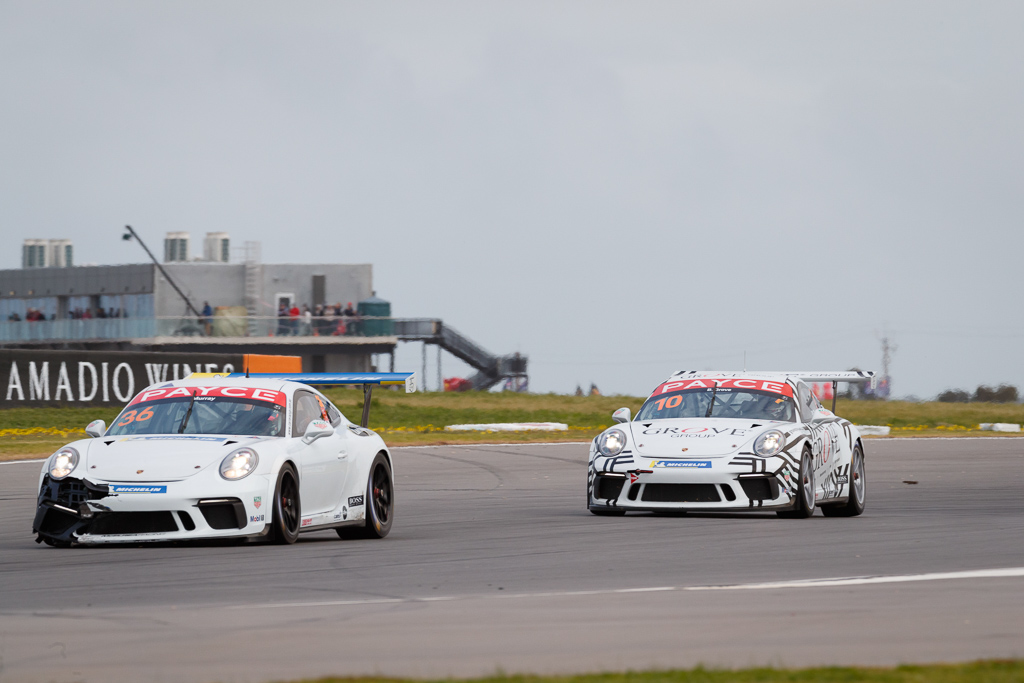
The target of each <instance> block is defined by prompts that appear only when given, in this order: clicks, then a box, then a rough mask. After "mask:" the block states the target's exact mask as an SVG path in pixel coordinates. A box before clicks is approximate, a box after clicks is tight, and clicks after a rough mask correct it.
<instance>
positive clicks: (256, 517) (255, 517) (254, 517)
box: [249, 515, 263, 522]
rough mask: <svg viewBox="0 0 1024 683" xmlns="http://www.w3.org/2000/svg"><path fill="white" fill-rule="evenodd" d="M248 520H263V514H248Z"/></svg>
mask: <svg viewBox="0 0 1024 683" xmlns="http://www.w3.org/2000/svg"><path fill="white" fill-rule="evenodd" d="M249 521H250V522H262V521H263V515H249Z"/></svg>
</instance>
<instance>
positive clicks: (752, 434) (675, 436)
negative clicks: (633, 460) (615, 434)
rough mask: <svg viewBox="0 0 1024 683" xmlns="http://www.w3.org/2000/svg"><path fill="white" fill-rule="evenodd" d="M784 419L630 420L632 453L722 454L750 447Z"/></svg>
mask: <svg viewBox="0 0 1024 683" xmlns="http://www.w3.org/2000/svg"><path fill="white" fill-rule="evenodd" d="M786 424H787V423H785V422H769V421H766V420H760V421H751V420H740V419H736V418H706V419H705V418H680V419H662V420H647V421H645V422H638V421H634V422H630V423H629V426H630V430H631V431H632V437H633V447H634V452H635V453H637V454H638V455H641V456H657V457H674V458H692V457H725V456H727V455H731V454H733V453H736V452H738V451H740V450H750V447H751V446H753V441H754V439H756V438H757V437H758V435H759V434H761V433H762V432H765V431H767V430H769V429H779V428H782V427H784V426H785V425H786Z"/></svg>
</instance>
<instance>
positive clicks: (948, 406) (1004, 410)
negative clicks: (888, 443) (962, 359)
mask: <svg viewBox="0 0 1024 683" xmlns="http://www.w3.org/2000/svg"><path fill="white" fill-rule="evenodd" d="M836 414H837V415H842V416H843V417H845V418H846V419H848V420H850V421H851V422H853V423H854V424H871V425H889V426H890V427H894V428H896V429H906V428H909V427H922V426H924V427H931V428H937V427H954V426H955V427H965V428H968V429H975V428H976V427H977V426H978V425H979V424H980V423H982V422H1015V423H1017V424H1024V404H1021V403H938V402H936V401H932V402H929V403H908V402H906V401H843V400H840V401H839V402H838V403H837V405H836Z"/></svg>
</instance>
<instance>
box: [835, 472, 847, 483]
mask: <svg viewBox="0 0 1024 683" xmlns="http://www.w3.org/2000/svg"><path fill="white" fill-rule="evenodd" d="M836 483H837V484H849V483H850V477H849V476H848V475H845V474H840V475H839V476H837V477H836Z"/></svg>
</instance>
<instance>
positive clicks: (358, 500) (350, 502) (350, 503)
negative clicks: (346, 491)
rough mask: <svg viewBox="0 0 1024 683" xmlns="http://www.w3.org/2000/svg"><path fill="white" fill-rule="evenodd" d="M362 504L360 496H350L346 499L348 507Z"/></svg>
mask: <svg viewBox="0 0 1024 683" xmlns="http://www.w3.org/2000/svg"><path fill="white" fill-rule="evenodd" d="M362 504H363V497H362V496H352V497H351V498H349V499H348V506H349V507H350V508H354V507H359V506H360V505H362Z"/></svg>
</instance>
